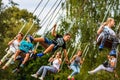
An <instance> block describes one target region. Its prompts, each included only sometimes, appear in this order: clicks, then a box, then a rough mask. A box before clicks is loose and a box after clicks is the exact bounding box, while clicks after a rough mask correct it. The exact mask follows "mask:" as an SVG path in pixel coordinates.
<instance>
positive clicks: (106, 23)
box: [103, 18, 114, 26]
mask: <svg viewBox="0 0 120 80" xmlns="http://www.w3.org/2000/svg"><path fill="white" fill-rule="evenodd" d="M113 20H114V19H113V18H108V19H107V20H106V22H104V23H103V25H104V26H105V25H108V24H109V23H110V22H111V21H113Z"/></svg>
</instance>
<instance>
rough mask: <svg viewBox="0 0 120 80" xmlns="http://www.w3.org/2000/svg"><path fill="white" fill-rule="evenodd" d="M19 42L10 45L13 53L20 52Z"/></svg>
mask: <svg viewBox="0 0 120 80" xmlns="http://www.w3.org/2000/svg"><path fill="white" fill-rule="evenodd" d="M18 46H19V42H18V41H17V40H15V41H13V43H12V44H11V45H10V50H11V51H12V52H14V53H15V52H16V50H18Z"/></svg>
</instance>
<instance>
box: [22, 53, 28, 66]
mask: <svg viewBox="0 0 120 80" xmlns="http://www.w3.org/2000/svg"><path fill="white" fill-rule="evenodd" d="M29 56H30V54H29V53H27V54H26V55H25V58H24V60H23V62H22V64H25V63H26V62H27V61H28V59H29Z"/></svg>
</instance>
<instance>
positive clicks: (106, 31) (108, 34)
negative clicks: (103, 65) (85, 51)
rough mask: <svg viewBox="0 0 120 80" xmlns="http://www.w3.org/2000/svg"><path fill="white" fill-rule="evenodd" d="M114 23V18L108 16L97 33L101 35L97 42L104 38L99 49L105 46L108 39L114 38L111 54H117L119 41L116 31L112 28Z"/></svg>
mask: <svg viewBox="0 0 120 80" xmlns="http://www.w3.org/2000/svg"><path fill="white" fill-rule="evenodd" d="M114 25H115V21H114V19H113V18H108V19H107V20H106V22H104V23H103V24H102V25H101V26H100V28H99V29H98V31H97V34H98V35H99V36H98V38H97V42H99V41H100V39H102V40H101V43H100V45H99V50H102V49H103V48H104V44H105V42H106V40H107V39H109V40H112V49H111V51H110V54H111V53H114V54H116V48H117V45H118V43H119V41H118V38H117V35H116V33H115V32H114V31H113V30H112V28H113V27H114Z"/></svg>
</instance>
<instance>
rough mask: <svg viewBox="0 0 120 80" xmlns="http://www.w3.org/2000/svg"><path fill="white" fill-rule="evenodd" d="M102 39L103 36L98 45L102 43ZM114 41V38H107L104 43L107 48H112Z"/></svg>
mask: <svg viewBox="0 0 120 80" xmlns="http://www.w3.org/2000/svg"><path fill="white" fill-rule="evenodd" d="M101 41H102V38H101V39H100V40H99V42H97V45H100V44H101ZM112 43H113V41H112V40H109V39H107V40H106V41H105V43H104V47H107V48H110V49H111V48H112Z"/></svg>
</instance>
